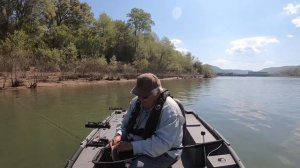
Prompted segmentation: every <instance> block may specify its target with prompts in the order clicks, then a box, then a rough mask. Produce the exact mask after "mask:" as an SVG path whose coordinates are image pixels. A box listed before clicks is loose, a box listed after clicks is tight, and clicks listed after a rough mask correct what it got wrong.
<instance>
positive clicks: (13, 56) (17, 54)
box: [0, 31, 30, 87]
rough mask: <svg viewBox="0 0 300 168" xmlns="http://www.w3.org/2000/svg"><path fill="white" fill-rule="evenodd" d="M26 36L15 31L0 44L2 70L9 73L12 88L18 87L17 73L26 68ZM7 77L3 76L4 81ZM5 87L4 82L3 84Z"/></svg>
mask: <svg viewBox="0 0 300 168" xmlns="http://www.w3.org/2000/svg"><path fill="white" fill-rule="evenodd" d="M28 41H29V40H28V35H27V34H26V33H25V32H24V31H15V32H14V34H9V35H8V36H7V38H6V39H5V40H3V41H2V42H1V43H0V55H1V56H2V59H1V60H3V61H4V64H5V65H4V68H5V69H4V70H5V71H6V72H9V73H10V78H11V83H12V86H13V87H14V86H19V84H20V81H19V80H18V71H22V70H24V69H26V68H27V67H28V60H29V59H28V55H29V53H30V50H29V48H30V47H29V46H28V44H29V42H28ZM6 78H7V75H5V81H6ZM3 87H5V82H4V84H3Z"/></svg>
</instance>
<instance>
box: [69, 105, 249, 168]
mask: <svg viewBox="0 0 300 168" xmlns="http://www.w3.org/2000/svg"><path fill="white" fill-rule="evenodd" d="M124 114H125V111H122V112H121V111H118V112H115V113H114V114H112V115H111V116H110V117H108V118H107V120H108V119H109V123H110V126H111V127H110V128H109V129H102V128H101V129H94V130H93V131H92V132H91V133H90V134H89V136H88V137H87V138H86V139H85V140H84V141H83V142H82V143H81V146H80V148H79V149H78V150H77V152H76V153H77V154H74V156H73V158H72V159H71V160H70V161H69V163H68V165H67V166H66V167H70V168H71V167H72V168H94V163H93V162H92V160H93V158H94V157H95V155H96V154H97V152H98V151H99V150H100V149H101V148H99V147H86V144H87V143H89V142H91V141H94V142H98V141H99V139H100V138H106V139H109V140H110V139H112V138H113V137H114V135H115V134H116V127H117V125H118V124H120V123H121V121H122V119H123V115H124ZM99 130H100V131H99ZM201 132H205V135H204V141H205V142H204V141H203V135H201ZM203 143H205V148H204V145H203ZM195 144H197V145H198V144H200V146H199V147H196V148H188V149H183V151H182V156H181V158H180V159H179V160H178V161H177V162H176V163H175V164H173V165H172V168H183V167H184V168H194V167H203V166H204V165H205V164H206V165H208V167H228V168H229V167H230V168H235V167H244V166H243V164H242V163H241V162H240V160H239V159H238V157H237V155H236V154H235V153H234V151H233V150H232V149H231V147H229V144H228V143H227V142H226V141H223V138H222V137H221V136H220V135H219V134H218V133H217V132H216V131H215V130H214V129H212V128H211V127H210V126H209V125H208V124H207V123H204V121H202V120H201V119H200V118H199V117H198V116H197V115H196V114H195V113H193V112H187V113H186V131H185V133H184V139H183V146H186V145H195ZM201 144H202V145H201ZM204 149H205V150H204ZM204 151H205V152H206V153H205V154H204ZM204 155H205V156H207V159H204ZM210 155H211V156H210ZM220 159H225V162H224V163H223V160H222V163H221V162H220ZM204 160H206V162H205V161H204ZM226 160H230V161H231V162H230V163H229V162H228V161H226Z"/></svg>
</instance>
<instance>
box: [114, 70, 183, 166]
mask: <svg viewBox="0 0 300 168" xmlns="http://www.w3.org/2000/svg"><path fill="white" fill-rule="evenodd" d="M131 93H132V94H134V95H136V97H135V98H133V99H132V101H131V102H130V105H129V108H128V110H127V114H126V115H125V116H124V119H123V121H122V124H121V125H120V126H119V127H118V128H117V134H116V136H115V137H114V139H113V140H112V142H111V147H112V149H114V150H116V151H118V152H126V151H132V152H133V154H134V155H138V156H139V157H137V159H135V160H133V162H132V163H131V167H143V168H155V167H162V168H166V167H169V166H170V165H172V164H173V163H174V162H176V160H177V159H178V158H179V157H180V155H181V150H175V151H169V150H170V149H171V148H172V147H179V146H181V142H182V136H183V128H182V127H183V124H184V122H185V119H184V117H183V115H182V113H181V110H180V108H179V106H178V105H177V103H176V102H175V101H174V100H173V99H172V98H171V97H170V96H168V91H167V90H164V89H163V88H162V86H161V82H160V80H159V79H158V78H157V77H156V76H155V75H154V74H151V73H145V74H142V75H140V76H138V78H137V82H136V86H135V87H134V88H133V89H132V90H131Z"/></svg>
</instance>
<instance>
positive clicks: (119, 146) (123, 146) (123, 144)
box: [114, 141, 133, 152]
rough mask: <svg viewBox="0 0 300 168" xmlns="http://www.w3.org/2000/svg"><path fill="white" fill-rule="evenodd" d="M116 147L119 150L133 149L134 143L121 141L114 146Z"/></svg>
mask: <svg viewBox="0 0 300 168" xmlns="http://www.w3.org/2000/svg"><path fill="white" fill-rule="evenodd" d="M114 149H115V150H117V151H118V152H124V151H131V150H133V148H132V144H131V143H130V142H125V141H120V142H119V143H118V144H117V145H115V146H114Z"/></svg>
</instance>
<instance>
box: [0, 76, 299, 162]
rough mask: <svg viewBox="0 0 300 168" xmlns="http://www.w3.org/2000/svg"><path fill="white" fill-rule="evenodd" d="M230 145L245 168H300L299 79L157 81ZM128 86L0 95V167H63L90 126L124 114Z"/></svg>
mask: <svg viewBox="0 0 300 168" xmlns="http://www.w3.org/2000/svg"><path fill="white" fill-rule="evenodd" d="M162 83H163V85H164V87H165V88H168V89H169V90H170V91H171V93H172V95H173V96H174V97H176V98H179V99H180V100H181V101H182V102H183V104H184V105H185V106H186V108H187V109H192V110H194V111H197V113H198V114H199V115H200V116H201V117H202V118H203V119H205V120H206V121H207V122H208V123H209V124H210V125H212V126H213V127H214V128H216V129H217V130H218V131H219V132H220V133H221V134H222V135H223V136H224V137H225V138H226V139H227V140H228V141H229V142H230V143H231V144H232V146H233V148H234V150H235V151H236V152H237V154H238V155H239V156H240V158H241V159H242V161H243V163H244V164H245V166H246V167H251V168H252V167H253V168H254V167H255V168H282V167H287V168H296V167H299V165H300V78H271V77H270V78H259V77H258V78H256V77H218V78H214V79H190V80H170V81H163V82H162ZM133 85H134V83H133V82H127V83H114V84H113V83H109V84H102V85H89V86H76V87H61V88H39V89H37V90H29V89H28V90H17V91H9V90H6V91H0V133H1V134H0V138H1V143H0V165H1V166H0V167H5V168H40V167H43V168H60V167H64V166H65V164H66V162H67V160H68V159H69V157H71V155H72V154H73V152H75V150H76V148H77V147H78V145H79V143H80V142H81V141H82V139H83V138H84V137H85V136H86V135H87V134H88V133H89V132H90V130H89V129H86V128H84V124H85V123H86V122H87V121H99V120H101V119H103V118H105V116H107V114H108V112H107V110H108V108H109V107H116V106H117V107H124V108H126V107H127V105H128V102H129V100H130V99H131V98H132V95H130V93H129V90H130V89H131V88H132V87H133Z"/></svg>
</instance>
